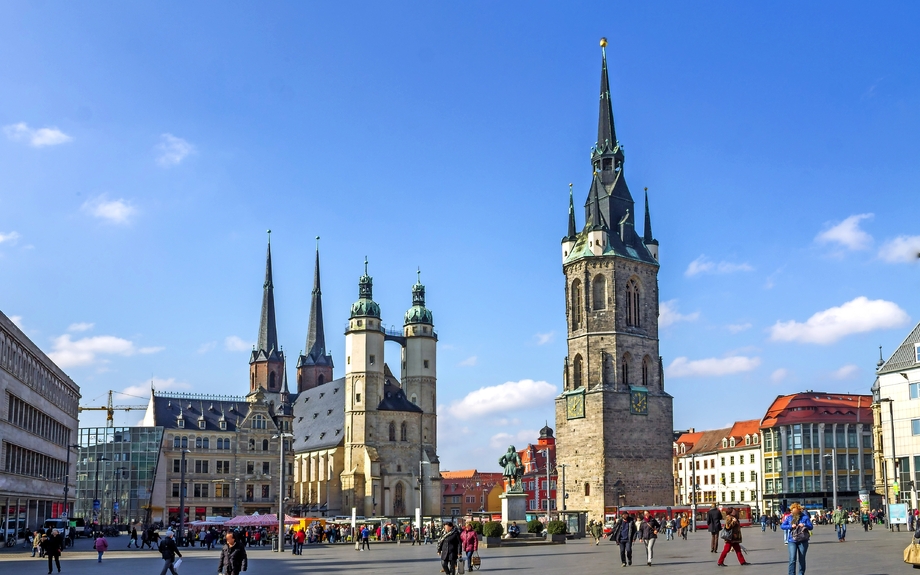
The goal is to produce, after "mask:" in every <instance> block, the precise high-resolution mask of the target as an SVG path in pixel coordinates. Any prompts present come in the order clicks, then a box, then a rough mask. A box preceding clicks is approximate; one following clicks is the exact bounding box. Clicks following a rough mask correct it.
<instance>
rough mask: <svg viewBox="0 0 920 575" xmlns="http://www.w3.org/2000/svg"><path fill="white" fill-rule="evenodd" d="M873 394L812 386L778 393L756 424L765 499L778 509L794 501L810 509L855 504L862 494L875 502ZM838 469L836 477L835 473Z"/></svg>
mask: <svg viewBox="0 0 920 575" xmlns="http://www.w3.org/2000/svg"><path fill="white" fill-rule="evenodd" d="M871 404H872V397H871V396H869V395H861V394H853V393H839V392H834V393H827V392H823V391H822V392H812V391H807V392H803V393H794V394H792V395H782V396H779V397H777V398H776V400H775V401H774V402H773V404H772V405H771V406H770V408H769V409H768V410H767V413H766V415H764V418H763V420H762V421H761V424H760V430H761V433H762V435H763V458H764V462H763V466H764V467H763V479H764V481H763V490H764V503H765V506H766V508H767V510H769V511H779V510H781V509H784V508H786V507H787V506H788V505H789V504H791V503H793V502H799V503H802V504H804V505H805V507H807V508H809V509H830V508H832V507H833V505H834V501H833V498H834V491H835V488H836V495H837V501H838V502H839V503H840V504H842V505H843V506H844V508H845V509H856V508H858V507H859V497H860V494H862V495H863V496H864V497H866V498H868V497H869V496H870V495H872V502H871V503H870V502H869V501H868V499H867V501H866V502H867V504H870V505H872V506H876V505H879V504H880V501H881V500H880V498H877V496H875V495H874V487H875V485H874V473H873V467H874V465H873V448H872V411H871ZM835 472H836V477H835Z"/></svg>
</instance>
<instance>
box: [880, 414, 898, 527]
mask: <svg viewBox="0 0 920 575" xmlns="http://www.w3.org/2000/svg"><path fill="white" fill-rule="evenodd" d="M878 402H879V403H887V404H888V422H889V424H890V425H891V472H892V474H894V477H892V478H891V482H892V483H894V482H895V481H897V480H898V460H897V456H896V455H895V447H894V401H893V400H892V399H891V398H890V397H884V398H881V399H879V400H878ZM884 454H885V447H884V443H883V444H882V456H884ZM882 469H883V470H884V472H885V521H887V522H888V530H889V531H891V530H892V529H893V526H892V524H891V497H890V496H889V494H893V493H894V489H893V488H892V489H889V487H888V464H887V463H885V464H884V465H883V466H882Z"/></svg>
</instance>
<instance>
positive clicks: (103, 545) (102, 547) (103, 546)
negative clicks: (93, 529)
mask: <svg viewBox="0 0 920 575" xmlns="http://www.w3.org/2000/svg"><path fill="white" fill-rule="evenodd" d="M93 549H95V550H96V553H98V554H99V563H102V556H103V555H104V554H105V552H106V551H108V550H109V542H108V541H106V540H105V535H103V534H102V532H101V531H100V532H99V533H96V541H95V543H93Z"/></svg>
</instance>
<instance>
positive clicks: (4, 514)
mask: <svg viewBox="0 0 920 575" xmlns="http://www.w3.org/2000/svg"><path fill="white" fill-rule="evenodd" d="M0 389H2V390H3V392H4V394H3V395H4V397H3V398H2V402H0V440H2V443H0V506H2V508H0V521H2V523H0V533H5V532H6V531H7V530H8V531H9V532H10V533H12V532H14V531H21V530H23V529H25V528H29V529H33V528H35V527H37V526H38V525H40V524H41V523H42V522H43V521H44V520H45V519H47V518H50V517H58V516H59V515H60V514H61V513H62V512H63V511H64V498H65V495H64V489H65V485H68V484H70V485H71V486H72V480H73V478H72V477H69V476H70V475H71V473H70V470H69V469H68V467H69V466H70V465H73V464H74V462H75V457H76V454H75V453H74V454H73V455H71V453H70V452H71V449H70V445H71V444H73V443H74V442H75V441H76V437H77V432H78V431H77V408H78V405H79V400H80V388H79V387H78V386H77V384H76V383H74V382H73V380H71V379H70V377H68V376H67V374H65V373H64V372H63V371H61V369H60V368H59V367H58V366H57V365H55V364H54V362H53V361H51V360H50V359H49V358H48V356H47V355H45V354H44V352H42V350H40V349H39V348H38V346H36V345H35V344H34V343H33V342H32V340H30V339H29V338H28V336H26V334H24V333H23V332H22V330H21V329H19V328H18V327H17V326H16V325H15V324H14V323H13V322H12V321H11V320H10V319H9V318H8V317H7V316H6V315H4V314H3V313H2V312H0ZM72 495H73V490H72V489H71V490H70V494H69V496H70V501H69V502H68V505H67V508H68V510H72V508H73V506H72V503H73V498H72Z"/></svg>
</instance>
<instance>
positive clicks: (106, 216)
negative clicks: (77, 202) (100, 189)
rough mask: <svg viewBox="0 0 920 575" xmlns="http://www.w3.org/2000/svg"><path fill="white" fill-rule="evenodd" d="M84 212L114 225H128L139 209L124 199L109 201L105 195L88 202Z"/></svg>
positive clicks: (85, 203) (85, 204)
mask: <svg viewBox="0 0 920 575" xmlns="http://www.w3.org/2000/svg"><path fill="white" fill-rule="evenodd" d="M82 209H83V211H85V212H87V213H89V214H90V215H91V216H94V217H97V218H101V219H103V220H107V221H109V222H111V223H113V224H127V223H129V222H130V221H131V218H133V217H134V216H135V215H137V208H135V207H134V206H132V205H131V203H130V202H128V201H127V200H124V199H117V200H109V199H108V198H107V197H106V196H105V194H102V195H101V196H97V197H95V198H93V199H91V200H87V201H86V202H84V204H83V208H82Z"/></svg>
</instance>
